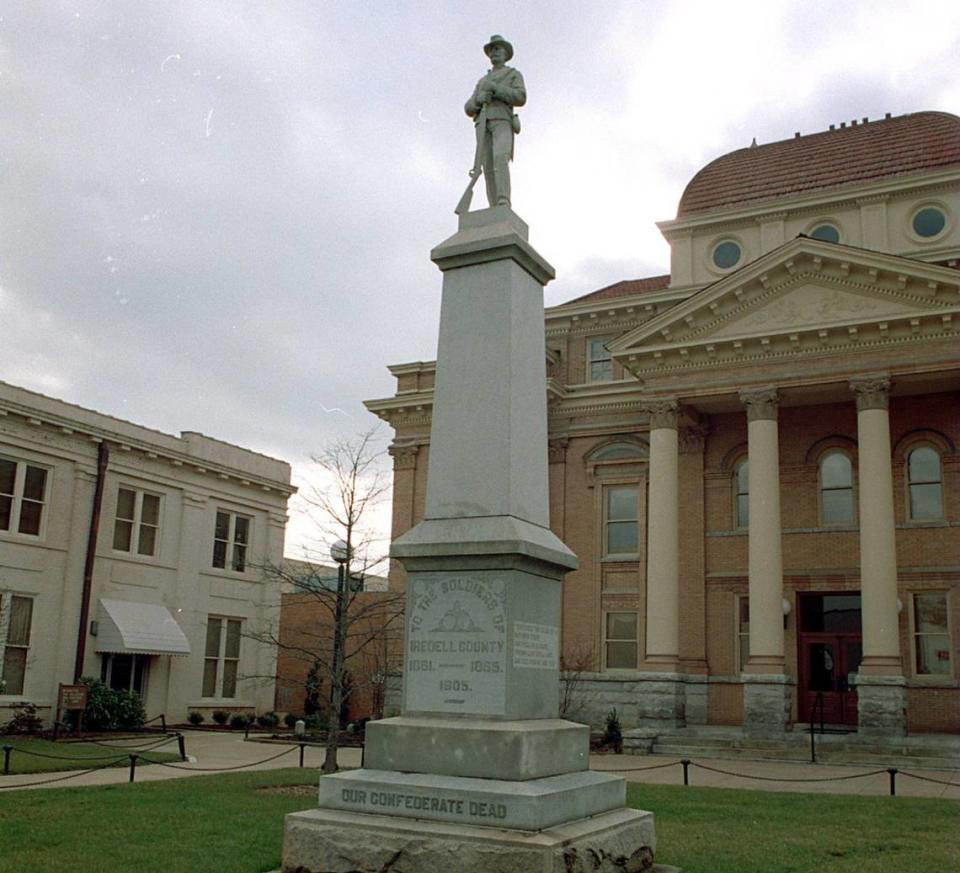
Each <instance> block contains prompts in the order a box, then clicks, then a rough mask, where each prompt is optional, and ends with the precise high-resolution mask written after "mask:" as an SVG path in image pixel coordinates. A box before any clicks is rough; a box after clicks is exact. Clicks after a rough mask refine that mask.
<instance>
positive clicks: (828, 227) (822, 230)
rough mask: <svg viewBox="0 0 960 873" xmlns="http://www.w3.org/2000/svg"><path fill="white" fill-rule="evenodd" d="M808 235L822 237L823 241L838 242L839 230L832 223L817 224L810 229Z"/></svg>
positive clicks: (816, 237)
mask: <svg viewBox="0 0 960 873" xmlns="http://www.w3.org/2000/svg"><path fill="white" fill-rule="evenodd" d="M810 236H811V237H813V238H814V239H822V240H823V241H824V242H832V243H838V242H840V231H839V230H837V229H836V228H835V227H834V226H833V225H832V224H818V225H817V226H816V227H815V228H814V229H813V230H812V231H810Z"/></svg>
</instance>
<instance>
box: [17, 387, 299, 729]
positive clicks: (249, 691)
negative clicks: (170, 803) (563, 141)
mask: <svg viewBox="0 0 960 873" xmlns="http://www.w3.org/2000/svg"><path fill="white" fill-rule="evenodd" d="M294 491H295V488H294V487H293V486H292V485H291V484H290V466H289V465H288V464H287V463H285V462H283V461H278V460H275V459H273V458H268V457H266V456H264V455H260V454H257V453H255V452H251V451H248V450H246V449H242V448H239V447H237V446H233V445H230V444H228V443H224V442H220V441H219V440H215V439H211V438H210V437H206V436H203V435H202V434H199V433H192V432H185V433H183V434H181V435H180V436H179V437H175V436H171V435H168V434H165V433H160V432H158V431H155V430H151V429H149V428H146V427H141V426H139V425H136V424H131V423H130V422H127V421H122V420H120V419H116V418H113V417H111V416H108V415H103V414H101V413H98V412H94V411H92V410H88V409H83V408H81V407H78V406H74V405H72V404H69V403H64V402H62V401H59V400H54V399H51V398H49V397H45V396H44V395H42V394H36V393H34V392H31V391H27V390H24V389H22V388H16V387H14V386H12V385H8V384H6V383H3V382H0V677H2V680H3V685H2V686H0V723H2V722H3V721H6V720H7V718H8V717H9V715H10V713H11V709H12V707H14V706H16V705H17V704H18V703H22V702H25V701H29V702H32V703H34V704H36V705H37V706H38V707H39V708H40V711H41V714H42V715H43V717H44V720H45V721H47V722H49V721H51V720H52V718H53V717H55V714H56V713H55V710H56V707H57V695H58V687H59V684H60V683H64V684H69V683H72V682H73V681H74V680H75V679H76V678H78V677H80V676H97V677H101V678H103V679H104V680H105V681H107V682H108V683H110V684H111V685H112V686H113V687H116V688H129V689H133V690H136V691H138V692H139V693H140V694H141V695H142V696H143V698H144V703H145V707H146V711H147V717H148V718H153V717H155V716H158V715H160V714H164V715H165V716H166V718H167V720H168V721H174V722H176V721H182V720H184V719H185V718H186V716H187V713H188V711H190V710H198V711H200V712H203V713H204V714H205V715H206V716H207V717H208V719H209V715H210V713H211V712H212V711H213V710H215V709H224V710H228V711H234V710H236V711H247V712H249V711H251V710H256V711H258V712H264V711H267V710H270V709H272V708H273V699H274V685H275V680H274V676H275V672H276V671H275V663H276V652H275V649H274V648H273V647H270V646H266V645H262V644H259V643H257V642H255V641H254V640H253V639H252V638H251V634H257V633H258V632H262V631H264V630H266V628H267V626H268V625H269V624H270V623H271V622H276V621H277V618H278V616H279V606H280V590H279V584H278V583H270V582H267V581H265V580H264V578H263V574H262V573H261V572H259V571H258V570H257V569H256V568H257V567H258V566H260V565H262V564H264V563H267V562H277V561H279V560H280V559H281V558H282V555H283V540H284V529H285V525H286V520H287V515H286V509H287V500H288V498H289V497H290V495H291V494H292V493H293V492H294Z"/></svg>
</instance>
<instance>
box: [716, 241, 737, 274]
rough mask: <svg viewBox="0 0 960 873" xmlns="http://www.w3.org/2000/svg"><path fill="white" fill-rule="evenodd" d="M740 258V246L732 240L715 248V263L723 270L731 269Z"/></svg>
mask: <svg viewBox="0 0 960 873" xmlns="http://www.w3.org/2000/svg"><path fill="white" fill-rule="evenodd" d="M739 260H740V246H738V245H737V244H736V243H735V242H733V241H731V240H727V241H726V242H722V243H720V244H719V245H718V246H717V247H716V248H715V249H714V250H713V263H714V264H715V265H716V266H717V267H719V268H720V269H721V270H729V269H730V268H731V267H734V266H736V264H737V262H738V261H739Z"/></svg>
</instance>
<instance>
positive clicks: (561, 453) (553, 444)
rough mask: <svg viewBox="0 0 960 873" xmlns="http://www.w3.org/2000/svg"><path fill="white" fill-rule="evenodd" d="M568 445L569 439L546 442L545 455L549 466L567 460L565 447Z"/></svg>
mask: <svg viewBox="0 0 960 873" xmlns="http://www.w3.org/2000/svg"><path fill="white" fill-rule="evenodd" d="M568 445H570V438H569V437H557V438H556V439H552V440H549V441H548V442H547V454H548V457H549V462H550V463H551V464H562V463H563V462H564V461H566V459H567V446H568Z"/></svg>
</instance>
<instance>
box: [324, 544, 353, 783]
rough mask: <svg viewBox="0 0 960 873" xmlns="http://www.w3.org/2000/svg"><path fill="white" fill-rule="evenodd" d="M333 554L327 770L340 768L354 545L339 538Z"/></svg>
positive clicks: (331, 550)
mask: <svg viewBox="0 0 960 873" xmlns="http://www.w3.org/2000/svg"><path fill="white" fill-rule="evenodd" d="M330 557H331V558H333V560H334V561H335V562H336V564H337V601H336V606H335V608H334V615H333V682H332V683H331V684H330V723H329V726H328V734H327V749H326V754H325V755H324V759H323V772H324V773H334V772H336V770H337V745H338V742H339V733H340V710H341V708H342V706H343V654H344V653H343V637H344V634H343V622H344V618H345V612H344V599H345V597H346V592H347V564H348V563H349V561H350V547H349V546H348V545H347V544H346V543H345V542H344V541H343V540H337V541H336V542H335V543H334V544H333V545H332V546H331V547H330Z"/></svg>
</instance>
